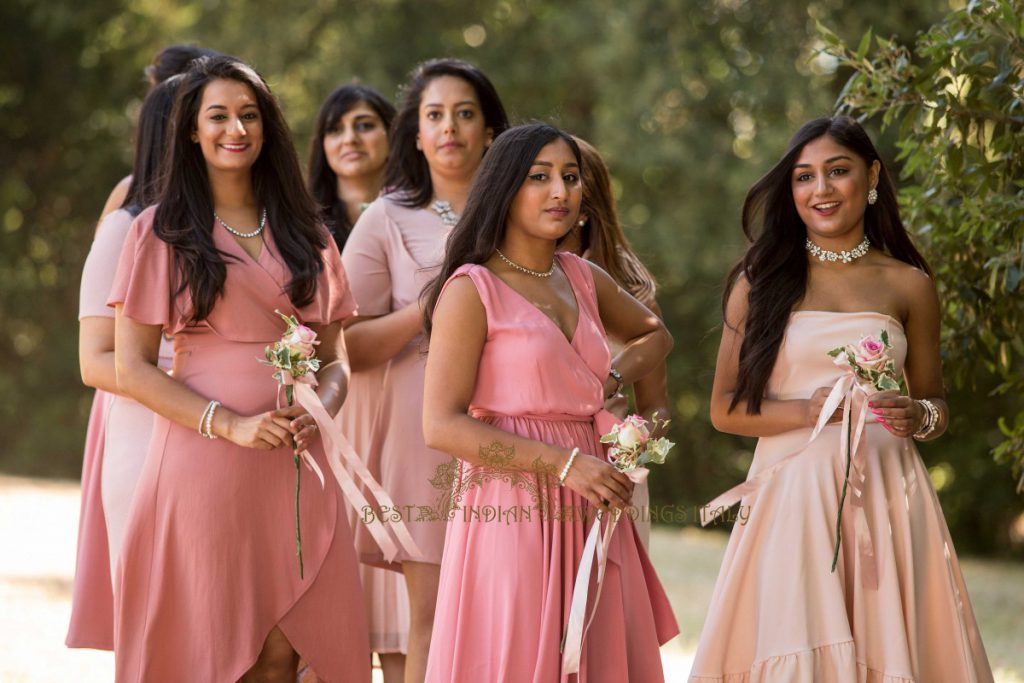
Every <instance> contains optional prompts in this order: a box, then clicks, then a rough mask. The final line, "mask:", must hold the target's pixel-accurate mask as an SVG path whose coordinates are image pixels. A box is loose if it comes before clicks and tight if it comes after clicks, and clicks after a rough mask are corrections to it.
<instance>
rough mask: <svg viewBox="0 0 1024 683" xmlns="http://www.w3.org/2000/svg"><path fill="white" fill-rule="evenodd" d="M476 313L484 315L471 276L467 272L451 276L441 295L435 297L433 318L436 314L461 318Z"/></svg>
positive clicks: (473, 315) (478, 294)
mask: <svg viewBox="0 0 1024 683" xmlns="http://www.w3.org/2000/svg"><path fill="white" fill-rule="evenodd" d="M476 315H480V316H484V317H486V312H485V311H484V303H483V300H482V299H481V298H480V292H479V291H477V288H476V284H475V283H474V282H473V278H471V277H470V276H469V274H468V273H464V274H461V275H458V276H455V277H453V278H452V279H450V280H449V281H448V283H447V284H446V285H445V287H444V290H443V291H442V292H441V296H439V297H438V298H437V306H436V307H435V310H434V316H435V318H436V317H438V316H449V317H457V318H463V317H475V316H476Z"/></svg>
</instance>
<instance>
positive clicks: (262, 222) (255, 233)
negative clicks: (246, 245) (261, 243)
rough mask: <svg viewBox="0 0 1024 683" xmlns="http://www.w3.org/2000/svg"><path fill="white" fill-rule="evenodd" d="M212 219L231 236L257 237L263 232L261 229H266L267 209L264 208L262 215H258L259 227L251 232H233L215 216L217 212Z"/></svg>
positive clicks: (232, 229) (222, 220) (233, 230)
mask: <svg viewBox="0 0 1024 683" xmlns="http://www.w3.org/2000/svg"><path fill="white" fill-rule="evenodd" d="M213 217H214V218H216V219H217V222H218V223H220V224H221V225H223V226H224V229H225V230H227V231H228V232H230V233H231V234H232V235H237V236H238V237H259V235H260V233H261V232H263V228H265V227H267V209H266V208H265V207H264V209H263V213H262V214H261V215H260V227H258V228H256V229H255V230H253V231H252V232H241V231H240V230H235V229H234V228H232V227H231V226H230V225H228V224H227V223H225V222H224V219H223V218H221V217H220V216H218V215H217V212H216V211H214V212H213Z"/></svg>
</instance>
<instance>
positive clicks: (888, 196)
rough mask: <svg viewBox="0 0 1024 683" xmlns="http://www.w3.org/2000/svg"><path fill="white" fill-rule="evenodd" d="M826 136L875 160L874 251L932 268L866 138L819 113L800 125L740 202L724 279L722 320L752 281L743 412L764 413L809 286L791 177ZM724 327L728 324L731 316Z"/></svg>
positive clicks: (840, 119)
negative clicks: (743, 248)
mask: <svg viewBox="0 0 1024 683" xmlns="http://www.w3.org/2000/svg"><path fill="white" fill-rule="evenodd" d="M826 135H827V136H829V137H830V138H832V139H833V140H835V141H836V142H837V143H839V144H840V145H842V146H843V147H845V148H847V149H849V150H850V151H851V152H853V153H854V154H856V155H857V156H859V157H860V158H861V159H862V160H863V161H864V163H865V164H867V165H868V166H869V167H870V166H871V163H872V162H874V161H878V163H879V164H880V166H881V168H880V169H879V173H878V185H877V187H876V188H875V189H876V190H878V201H877V202H875V204H874V205H869V206H868V207H867V209H866V210H865V213H864V233H865V235H866V236H867V237H868V239H869V240H871V245H872V247H874V248H875V249H880V250H882V251H883V252H886V253H888V254H889V255H890V256H892V257H893V258H895V259H898V260H900V261H903V262H904V263H909V264H910V265H912V266H915V267H917V268H920V269H921V270H923V271H925V272H926V273H928V274H929V275H931V274H932V271H931V268H929V266H928V263H927V262H926V261H925V259H924V257H923V256H922V255H921V254H920V252H918V250H917V249H916V248H915V247H914V244H913V242H911V240H910V235H909V234H907V230H906V228H904V227H903V222H902V221H901V220H900V215H899V206H898V205H897V202H896V190H895V188H894V186H893V183H892V180H891V179H890V178H889V173H888V172H887V171H886V169H885V164H883V163H882V160H881V158H880V157H879V155H878V151H877V150H876V149H875V146H874V144H873V143H872V142H871V138H869V137H868V134H867V133H866V132H865V131H864V128H863V127H861V125H860V124H859V123H857V121H855V120H854V119H852V118H850V117H848V116H835V117H823V118H818V119H814V120H813V121H810V122H808V123H806V124H804V125H803V126H802V127H801V128H800V130H798V131H797V132H796V135H794V136H793V139H792V140H790V142H789V147H788V148H787V149H786V153H785V154H784V155H783V156H782V158H781V159H779V161H778V162H777V163H776V164H775V165H774V166H773V167H772V168H771V170H769V171H768V173H766V174H765V175H764V176H762V177H761V179H760V180H758V181H757V182H756V183H754V185H753V187H751V188H750V191H749V192H748V193H747V198H746V200H745V201H744V202H743V232H744V234H745V235H746V236H747V239H748V240H749V241H750V246H749V248H748V249H747V253H746V254H745V255H744V256H743V258H742V260H741V261H740V262H739V263H738V264H737V265H736V266H735V267H734V268H733V269H732V271H731V272H730V273H729V276H728V278H727V280H726V286H725V294H724V296H723V297H722V312H723V318H724V315H725V308H726V305H727V303H728V301H729V295H730V294H731V293H732V289H733V287H734V286H735V285H736V281H737V280H738V279H739V278H740V277H741V276H742V277H745V278H746V279H747V282H748V283H749V284H750V293H749V295H748V297H747V305H748V306H747V309H748V310H747V317H746V321H745V330H744V335H743V343H742V345H741V346H740V357H739V374H738V380H737V383H736V392H735V393H734V394H733V398H732V404H731V405H730V406H729V409H730V410H733V409H735V408H736V406H737V405H739V403H740V402H742V401H746V408H747V413H749V414H752V415H753V414H757V413H760V412H761V401H762V399H763V398H764V392H765V388H766V387H767V386H768V379H769V377H770V376H771V374H772V370H773V369H774V367H775V360H776V358H777V357H778V355H779V347H780V346H781V344H782V339H783V336H784V335H785V333H786V325H787V324H788V322H789V316H790V314H791V313H792V312H793V308H794V307H795V306H796V305H797V304H798V303H799V302H800V301H801V300H802V299H803V297H804V294H805V292H806V291H807V268H808V266H807V250H806V248H805V242H806V239H807V226H806V225H805V224H804V222H803V221H802V220H801V219H800V214H799V213H797V210H796V205H795V204H794V203H793V189H792V174H793V166H794V165H796V162H797V160H798V159H799V157H800V153H801V152H802V151H803V148H804V147H805V146H806V145H807V144H808V143H809V142H812V141H814V140H817V139H818V138H821V137H823V136H826ZM725 324H726V325H728V324H730V323H729V321H728V320H726V322H725Z"/></svg>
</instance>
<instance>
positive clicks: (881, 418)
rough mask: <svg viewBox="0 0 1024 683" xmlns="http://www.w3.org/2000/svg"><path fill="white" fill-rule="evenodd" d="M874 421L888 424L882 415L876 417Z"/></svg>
mask: <svg viewBox="0 0 1024 683" xmlns="http://www.w3.org/2000/svg"><path fill="white" fill-rule="evenodd" d="M876 422H881V423H882V424H888V423H887V422H886V421H885V418H883V417H880V418H878V420H876Z"/></svg>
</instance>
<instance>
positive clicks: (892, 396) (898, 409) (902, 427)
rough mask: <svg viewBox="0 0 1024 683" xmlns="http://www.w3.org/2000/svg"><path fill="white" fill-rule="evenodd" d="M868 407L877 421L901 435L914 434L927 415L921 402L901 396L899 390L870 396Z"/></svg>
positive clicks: (893, 432)
mask: <svg viewBox="0 0 1024 683" xmlns="http://www.w3.org/2000/svg"><path fill="white" fill-rule="evenodd" d="M868 408H870V409H871V412H872V413H873V414H874V416H875V421H876V422H878V423H879V424H880V425H882V426H883V427H885V428H886V429H887V430H888V431H889V432H890V433H892V434H894V435H896V436H899V437H907V436H913V434H914V433H915V432H916V431H917V430H918V429H920V428H921V425H922V424H924V420H925V417H926V415H925V411H924V408H922V407H921V404H920V403H918V402H917V401H915V400H914V399H912V398H911V397H910V396H901V395H900V393H899V392H898V391H882V392H879V393H877V394H872V395H871V396H868Z"/></svg>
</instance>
